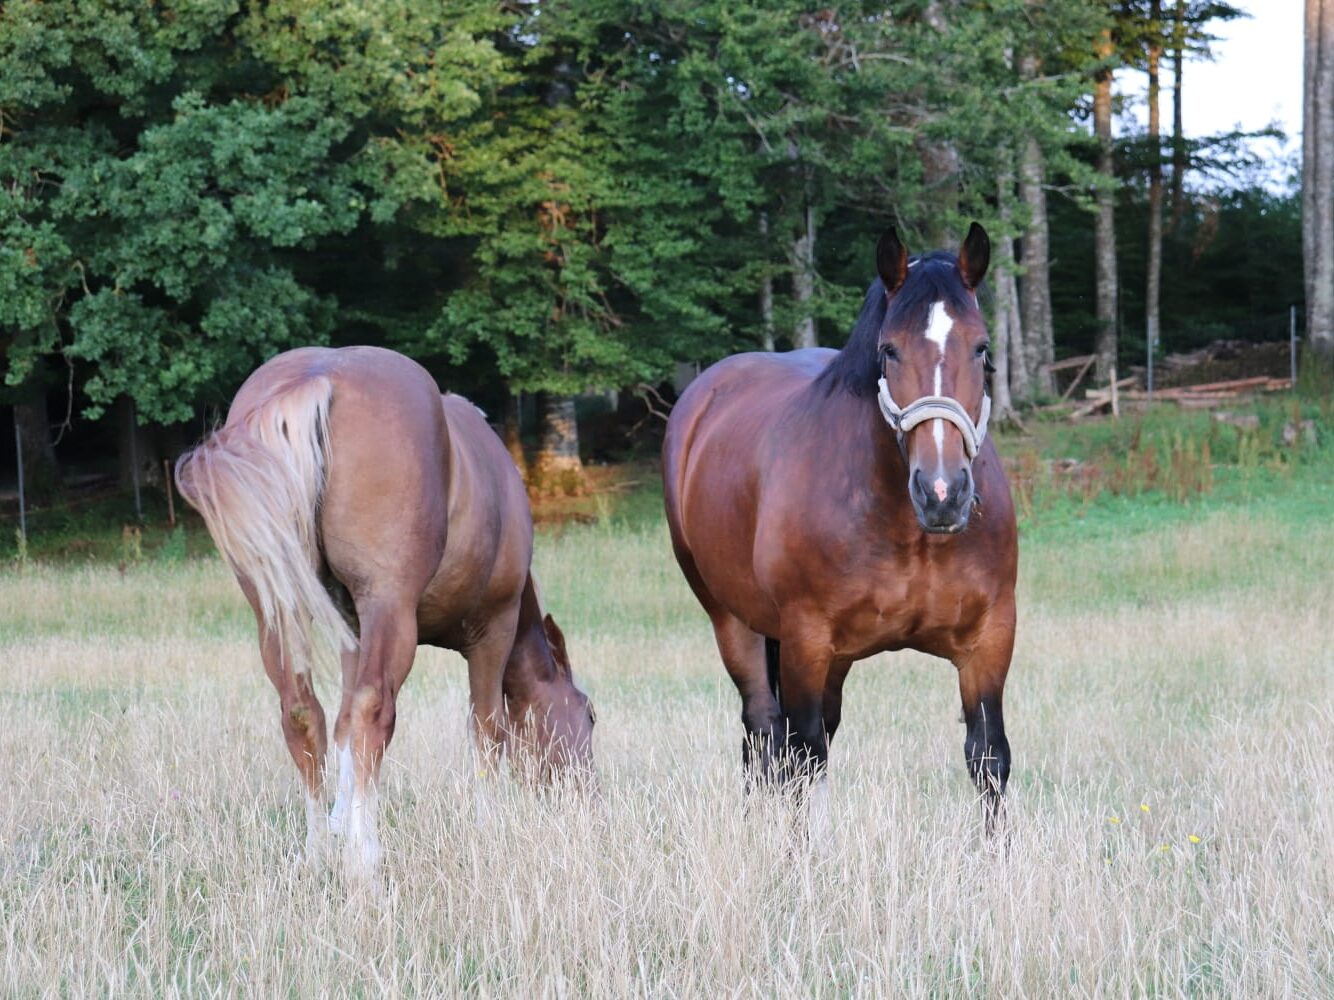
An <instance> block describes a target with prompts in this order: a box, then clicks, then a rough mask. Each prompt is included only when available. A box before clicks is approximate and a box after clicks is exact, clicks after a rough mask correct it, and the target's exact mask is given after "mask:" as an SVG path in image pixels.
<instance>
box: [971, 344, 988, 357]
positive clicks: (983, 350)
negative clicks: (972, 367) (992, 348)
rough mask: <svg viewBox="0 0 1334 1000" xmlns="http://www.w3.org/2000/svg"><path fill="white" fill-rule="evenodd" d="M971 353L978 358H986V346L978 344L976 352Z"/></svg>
mask: <svg viewBox="0 0 1334 1000" xmlns="http://www.w3.org/2000/svg"><path fill="white" fill-rule="evenodd" d="M973 353H974V354H976V355H977V356H978V357H979V358H985V357H986V356H987V345H986V344H978V345H977V350H976V351H974V352H973Z"/></svg>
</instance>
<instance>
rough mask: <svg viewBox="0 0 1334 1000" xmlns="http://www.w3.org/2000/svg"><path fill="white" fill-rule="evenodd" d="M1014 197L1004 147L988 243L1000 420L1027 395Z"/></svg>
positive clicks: (994, 408)
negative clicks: (992, 257)
mask: <svg viewBox="0 0 1334 1000" xmlns="http://www.w3.org/2000/svg"><path fill="white" fill-rule="evenodd" d="M1013 201H1014V169H1013V157H1012V155H1011V153H1010V151H1009V150H1008V149H1006V150H1003V151H1002V152H1001V163H1000V170H999V177H998V178H997V181H996V206H997V211H998V212H999V215H1000V232H998V233H997V234H996V239H995V240H994V241H993V243H992V245H993V246H994V247H995V248H996V265H995V268H994V269H993V270H992V279H991V280H992V284H993V286H994V287H995V289H996V301H995V311H996V315H995V318H994V320H993V321H992V331H993V337H992V347H991V357H992V364H994V365H995V366H996V373H995V375H993V376H992V378H991V384H992V391H991V396H992V401H991V409H992V412H993V413H994V414H995V415H996V417H997V419H1000V420H1004V419H1005V418H1006V417H1008V416H1009V415H1010V414H1011V413H1012V412H1013V410H1014V403H1015V402H1016V401H1018V402H1025V401H1027V400H1028V396H1029V378H1028V371H1027V369H1026V368H1025V367H1024V344H1023V326H1022V324H1021V323H1020V321H1019V289H1018V286H1017V285H1016V283H1015V278H1014V271H1015V261H1014V230H1013V229H1012V226H1013V221H1012V214H1013V213H1012V211H1011V205H1012V203H1013Z"/></svg>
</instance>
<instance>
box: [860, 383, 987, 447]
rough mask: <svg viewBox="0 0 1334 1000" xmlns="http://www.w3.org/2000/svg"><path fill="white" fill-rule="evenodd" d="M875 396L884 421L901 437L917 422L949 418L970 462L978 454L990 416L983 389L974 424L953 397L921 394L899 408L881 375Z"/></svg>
mask: <svg viewBox="0 0 1334 1000" xmlns="http://www.w3.org/2000/svg"><path fill="white" fill-rule="evenodd" d="M876 398H877V400H878V402H879V403H880V415H881V416H883V417H884V418H885V423H887V424H889V426H890V427H892V428H894V430H895V431H896V432H898V435H899V438H900V440H901V439H902V438H903V435H905V434H907V433H908V432H909V431H910V430H912V429H913V428H914V427H916V426H917V425H918V424H920V423H924V422H926V421H928V420H948V421H949V422H950V423H952V424H953V425H954V426H955V427H957V428H959V433H960V434H962V435H963V448H964V451H966V452H967V453H968V461H970V462H971V461H972V460H973V459H974V458H976V457H977V453H978V451H979V450H980V449H981V447H982V442H983V441H984V440H985V439H986V436H987V421H988V420H990V419H991V397H990V396H988V395H987V394H986V393H985V392H984V393H983V394H982V419H980V420H979V421H978V422H977V423H973V418H972V417H970V416H969V415H968V411H967V410H965V409H964V408H963V404H962V403H960V402H959V401H958V400H957V399H955V398H954V397H953V396H922V397H921V398H920V399H915V400H913V401H912V402H911V403H909V404H908V405H907V406H904V407H900V406H899V404H898V403H896V402H894V397H893V396H891V395H890V394H889V383H888V382H886V381H885V379H884V376H881V378H880V394H879V396H878V397H876Z"/></svg>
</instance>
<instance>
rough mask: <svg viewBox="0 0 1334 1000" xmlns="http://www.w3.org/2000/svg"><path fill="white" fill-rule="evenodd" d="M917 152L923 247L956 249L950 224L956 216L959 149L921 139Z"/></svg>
mask: <svg viewBox="0 0 1334 1000" xmlns="http://www.w3.org/2000/svg"><path fill="white" fill-rule="evenodd" d="M917 153H918V156H920V157H921V160H922V188H923V192H924V195H925V201H926V205H925V206H924V208H925V215H926V242H927V246H926V249H927V250H948V249H954V248H957V246H958V243H959V240H958V238H957V237H956V235H955V233H954V231H953V223H954V221H955V220H956V219H957V218H958V215H959V151H958V150H957V149H955V148H954V146H953V144H951V143H948V142H939V141H934V140H927V139H922V140H920V141H919V142H918V150H917Z"/></svg>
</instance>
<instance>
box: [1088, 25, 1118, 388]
mask: <svg viewBox="0 0 1334 1000" xmlns="http://www.w3.org/2000/svg"><path fill="white" fill-rule="evenodd" d="M1098 55H1099V56H1100V57H1101V58H1103V59H1110V58H1111V56H1112V32H1111V30H1110V29H1105V30H1104V31H1103V33H1102V39H1101V42H1100V43H1099V51H1098ZM1093 132H1094V134H1095V135H1096V136H1097V139H1098V173H1099V174H1101V175H1102V180H1103V183H1104V186H1103V187H1099V188H1098V195H1097V202H1098V216H1097V221H1096V222H1095V223H1094V227H1093V244H1094V257H1095V258H1096V267H1097V312H1098V332H1097V337H1096V340H1095V342H1094V353H1095V354H1096V355H1097V357H1098V360H1097V367H1096V369H1095V377H1096V378H1097V380H1098V381H1099V382H1106V381H1107V380H1108V379H1109V378H1111V374H1112V370H1113V369H1114V368H1115V366H1116V295H1117V288H1116V284H1117V281H1116V187H1115V185H1116V167H1115V164H1114V163H1113V162H1112V70H1111V68H1110V67H1106V68H1104V69H1101V70H1099V71H1098V75H1097V77H1096V78H1095V80H1094V89H1093Z"/></svg>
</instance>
